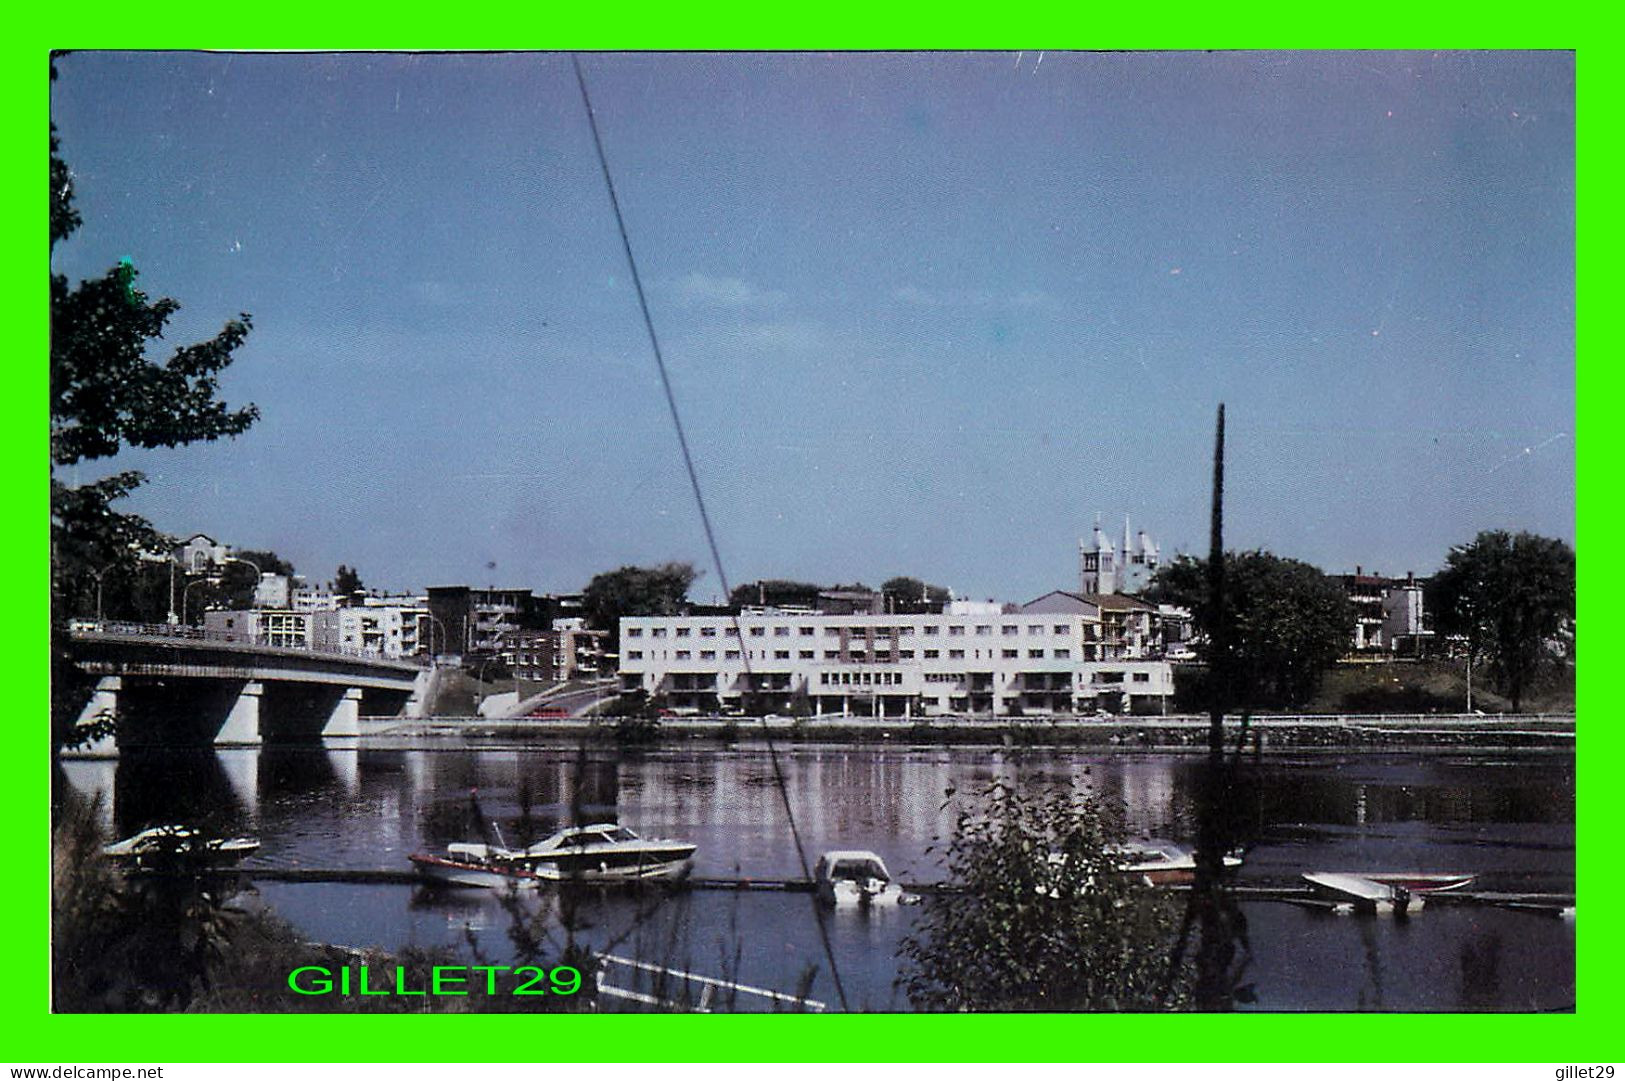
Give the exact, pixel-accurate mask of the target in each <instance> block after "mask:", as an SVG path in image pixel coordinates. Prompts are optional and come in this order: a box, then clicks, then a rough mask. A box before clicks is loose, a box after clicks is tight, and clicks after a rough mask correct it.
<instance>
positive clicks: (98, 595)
mask: <svg viewBox="0 0 1625 1081" xmlns="http://www.w3.org/2000/svg"><path fill="white" fill-rule="evenodd" d="M116 566H118V564H117V563H116V562H115V563H109V564H108V565H107V566H105V567H102V568H101V569H100V570H92V571H91V572H90V574H91V577H93V578H95V579H96V624H97V626H98V627H99V626H100V625H101V622H102V575H104V574H106V573H107V572H108V571H110V570H112V569H113V568H114V567H116Z"/></svg>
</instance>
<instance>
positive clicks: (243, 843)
mask: <svg viewBox="0 0 1625 1081" xmlns="http://www.w3.org/2000/svg"><path fill="white" fill-rule="evenodd" d="M259 847H260V842H259V838H257V837H214V836H210V835H207V834H204V833H200V832H199V831H197V830H195V829H192V828H191V827H190V826H174V825H171V826H152V827H150V828H148V829H144V830H142V831H141V832H140V833H137V834H135V835H134V836H131V837H126V838H125V839H124V840H122V841H114V842H113V843H112V844H109V845H103V846H102V852H103V853H104V854H105V855H107V856H108V857H109V858H111V859H114V860H117V861H119V862H121V863H124V864H127V865H130V866H134V867H138V868H141V869H144V870H150V869H152V868H153V867H154V866H155V865H157V864H161V863H165V862H168V861H175V862H176V863H178V864H182V865H195V864H198V863H202V864H206V865H209V866H214V867H223V866H228V865H230V864H233V863H236V862H237V861H238V860H240V859H242V858H243V857H244V856H250V855H253V854H254V853H255V852H257V851H259Z"/></svg>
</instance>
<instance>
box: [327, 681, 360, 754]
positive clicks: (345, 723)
mask: <svg viewBox="0 0 1625 1081" xmlns="http://www.w3.org/2000/svg"><path fill="white" fill-rule="evenodd" d="M360 738H361V688H360V687H347V688H345V690H344V693H343V694H341V695H339V700H338V703H337V704H336V705H335V706H334V707H333V712H332V713H331V714H329V715H328V718H327V723H326V724H325V725H323V726H322V739H323V740H324V741H325V740H355V739H360Z"/></svg>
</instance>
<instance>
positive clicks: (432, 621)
mask: <svg viewBox="0 0 1625 1081" xmlns="http://www.w3.org/2000/svg"><path fill="white" fill-rule="evenodd" d="M423 618H425V619H427V620H428V621H429V663H430V665H433V664H434V663H435V658H436V657H438V656H439V654H438V653H436V652H435V651H434V629H435V628H436V627H439V628H440V648H441V651H442V652H443V651H444V650H445V648H446V643H447V641H448V639H447V638H446V624H445V622H444V621H442V620H441V618H440V617H439V616H437V615H435V614H434V613H433V612H424V613H423Z"/></svg>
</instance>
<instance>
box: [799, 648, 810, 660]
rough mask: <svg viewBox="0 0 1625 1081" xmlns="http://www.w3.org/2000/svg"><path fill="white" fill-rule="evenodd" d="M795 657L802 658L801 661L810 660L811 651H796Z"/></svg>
mask: <svg viewBox="0 0 1625 1081" xmlns="http://www.w3.org/2000/svg"><path fill="white" fill-rule="evenodd" d="M796 657H797V658H798V659H800V660H803V661H810V660H812V659H813V651H812V650H810V649H804V650H802V651H801V652H799V653H797V654H796Z"/></svg>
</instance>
